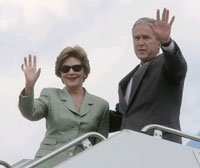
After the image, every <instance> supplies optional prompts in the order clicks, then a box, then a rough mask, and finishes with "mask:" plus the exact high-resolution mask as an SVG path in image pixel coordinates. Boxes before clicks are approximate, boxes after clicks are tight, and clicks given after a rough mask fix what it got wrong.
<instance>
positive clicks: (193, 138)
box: [141, 124, 200, 142]
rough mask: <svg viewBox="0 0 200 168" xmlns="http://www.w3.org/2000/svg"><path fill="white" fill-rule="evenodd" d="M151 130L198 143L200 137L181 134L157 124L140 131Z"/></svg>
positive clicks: (181, 132)
mask: <svg viewBox="0 0 200 168" xmlns="http://www.w3.org/2000/svg"><path fill="white" fill-rule="evenodd" d="M151 129H154V130H160V131H165V132H168V133H171V134H175V135H178V136H181V137H184V138H188V139H191V140H194V141H198V142H200V137H198V136H195V135H192V134H189V133H186V132H183V131H179V130H176V129H173V128H169V127H165V126H162V125H158V124H149V125H146V126H144V127H143V128H142V129H141V131H142V132H147V131H148V130H151Z"/></svg>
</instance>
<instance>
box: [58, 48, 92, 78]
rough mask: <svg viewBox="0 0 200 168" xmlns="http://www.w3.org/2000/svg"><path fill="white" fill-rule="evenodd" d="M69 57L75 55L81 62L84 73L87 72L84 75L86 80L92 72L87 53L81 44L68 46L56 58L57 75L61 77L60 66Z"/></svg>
mask: <svg viewBox="0 0 200 168" xmlns="http://www.w3.org/2000/svg"><path fill="white" fill-rule="evenodd" d="M69 57H74V58H76V59H78V60H79V61H80V62H81V64H82V66H83V70H84V73H85V77H84V80H85V79H86V78H87V77H88V74H89V73H90V64H89V60H88V58H87V53H86V52H85V51H84V49H83V48H81V47H80V46H75V47H66V48H64V49H63V50H62V51H61V53H60V54H59V56H58V57H57V59H56V65H55V74H56V76H58V77H59V78H61V71H60V68H61V66H62V64H63V62H64V61H65V60H66V59H67V58H69Z"/></svg>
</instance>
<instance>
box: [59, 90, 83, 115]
mask: <svg viewBox="0 0 200 168" xmlns="http://www.w3.org/2000/svg"><path fill="white" fill-rule="evenodd" d="M59 97H60V99H61V100H62V102H63V105H64V106H65V107H66V108H68V109H69V110H70V111H72V112H73V113H76V114H78V115H80V113H79V112H78V110H77V108H76V107H75V104H74V101H73V99H72V96H71V95H70V94H69V92H68V91H67V88H66V87H64V88H63V90H62V91H61V92H60V94H59Z"/></svg>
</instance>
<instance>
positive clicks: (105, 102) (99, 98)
mask: <svg viewBox="0 0 200 168" xmlns="http://www.w3.org/2000/svg"><path fill="white" fill-rule="evenodd" d="M87 94H88V96H89V97H90V98H91V99H93V100H94V102H98V103H101V104H106V105H108V101H107V100H105V99H104V98H102V97H99V96H96V95H93V94H91V93H88V92H87Z"/></svg>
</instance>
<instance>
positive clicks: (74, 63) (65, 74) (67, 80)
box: [61, 57, 85, 90]
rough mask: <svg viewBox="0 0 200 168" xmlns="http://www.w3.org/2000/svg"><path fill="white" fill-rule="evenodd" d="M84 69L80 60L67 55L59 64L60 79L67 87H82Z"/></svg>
mask: <svg viewBox="0 0 200 168" xmlns="http://www.w3.org/2000/svg"><path fill="white" fill-rule="evenodd" d="M84 76H85V73H84V70H83V67H82V64H81V62H80V60H78V59H76V58H74V57H69V58H67V59H66V60H65V61H64V62H63V64H62V66H61V79H62V81H63V83H64V84H65V85H66V86H67V88H68V89H73V90H74V89H79V88H82V84H83V81H84Z"/></svg>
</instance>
